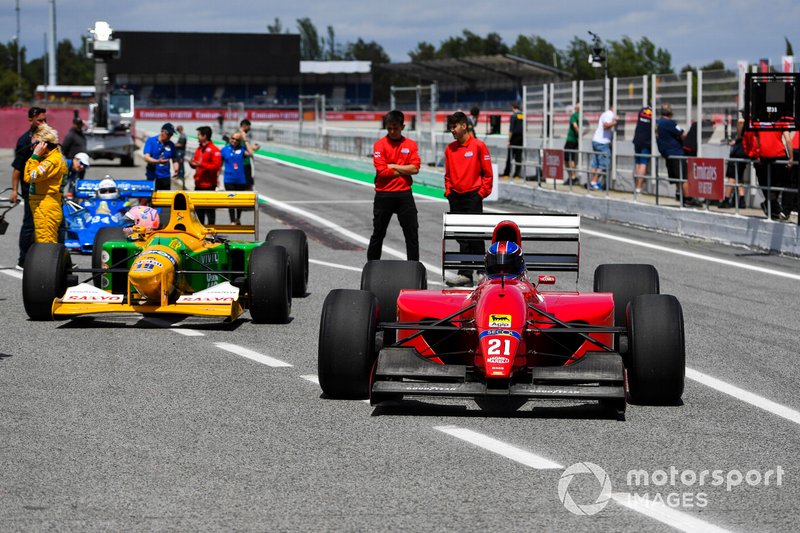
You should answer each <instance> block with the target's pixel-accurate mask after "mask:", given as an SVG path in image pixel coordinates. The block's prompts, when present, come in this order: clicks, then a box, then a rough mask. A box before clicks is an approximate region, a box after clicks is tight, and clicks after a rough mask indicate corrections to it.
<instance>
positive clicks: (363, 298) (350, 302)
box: [317, 289, 378, 399]
mask: <svg viewBox="0 0 800 533" xmlns="http://www.w3.org/2000/svg"><path fill="white" fill-rule="evenodd" d="M377 324H378V300H377V298H375V295H374V294H372V293H370V292H367V291H357V290H354V289H335V290H332V291H331V292H330V293H328V296H327V297H326V298H325V303H324V304H323V305H322V318H321V319H320V326H319V347H318V352H317V356H318V359H317V366H318V369H317V371H318V375H319V384H320V387H322V391H323V392H324V393H325V394H326V395H328V396H330V397H331V398H357V399H363V398H366V397H367V396H369V386H370V375H371V373H372V366H373V364H374V363H375V358H376V356H377V353H376V349H375V334H376V331H377Z"/></svg>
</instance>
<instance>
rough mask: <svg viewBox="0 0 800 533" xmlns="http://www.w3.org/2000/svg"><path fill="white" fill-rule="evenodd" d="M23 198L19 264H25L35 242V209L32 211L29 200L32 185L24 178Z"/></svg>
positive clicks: (22, 186)
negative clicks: (29, 250)
mask: <svg viewBox="0 0 800 533" xmlns="http://www.w3.org/2000/svg"><path fill="white" fill-rule="evenodd" d="M20 181H22V185H21V187H20V188H21V189H22V194H21V195H20V196H22V200H23V201H24V202H25V203H24V205H23V215H22V226H21V227H20V228H19V258H18V259H17V264H18V265H19V266H24V265H25V256H26V255H27V254H28V249H29V248H30V247H31V244H33V240H34V229H33V211H31V204H30V202H29V201H28V193H29V192H30V185H28V184H27V183H25V182H24V181H23V180H22V178H20Z"/></svg>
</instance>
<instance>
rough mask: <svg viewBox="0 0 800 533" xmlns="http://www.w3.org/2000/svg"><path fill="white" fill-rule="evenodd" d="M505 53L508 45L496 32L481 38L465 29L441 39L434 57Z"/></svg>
mask: <svg viewBox="0 0 800 533" xmlns="http://www.w3.org/2000/svg"><path fill="white" fill-rule="evenodd" d="M418 46H419V45H418ZM507 53H508V46H506V44H505V43H504V42H503V38H502V37H500V35H498V34H497V33H494V32H492V33H489V34H488V35H487V36H486V37H485V38H483V37H481V36H480V35H477V34H475V33H473V32H471V31H469V30H467V29H465V30H464V31H463V35H457V36H455V37H449V38H447V39H445V40H444V41H442V44H441V45H440V46H439V49H438V50H437V51H436V57H437V58H439V59H446V58H458V57H470V56H481V55H496V54H507Z"/></svg>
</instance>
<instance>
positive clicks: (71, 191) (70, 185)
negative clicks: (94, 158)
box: [65, 152, 91, 199]
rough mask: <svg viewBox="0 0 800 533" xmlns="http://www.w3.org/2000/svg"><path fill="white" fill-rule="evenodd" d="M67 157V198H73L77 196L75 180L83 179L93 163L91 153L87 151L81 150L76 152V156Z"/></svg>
mask: <svg viewBox="0 0 800 533" xmlns="http://www.w3.org/2000/svg"><path fill="white" fill-rule="evenodd" d="M66 159H67V177H66V179H65V182H66V190H67V198H68V199H71V198H73V197H74V196H75V182H77V181H78V180H79V179H83V174H84V172H86V169H87V168H89V167H90V166H91V164H90V163H89V154H87V153H86V152H79V153H77V154H75V157H72V158H69V157H67V158H66Z"/></svg>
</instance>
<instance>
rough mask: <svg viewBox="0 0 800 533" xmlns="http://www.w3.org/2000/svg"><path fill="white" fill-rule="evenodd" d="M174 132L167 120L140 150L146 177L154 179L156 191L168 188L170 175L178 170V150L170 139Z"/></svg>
mask: <svg viewBox="0 0 800 533" xmlns="http://www.w3.org/2000/svg"><path fill="white" fill-rule="evenodd" d="M174 133H175V128H174V127H173V125H172V124H171V123H169V122H167V123H166V124H164V125H163V126H161V133H159V134H158V135H155V136H153V137H150V138H149V139H147V141H146V142H145V143H144V150H142V152H143V155H144V160H145V162H146V163H147V170H146V175H147V179H149V180H155V182H156V190H157V191H168V190H170V188H171V185H170V180H171V178H172V175H173V173H175V174H177V172H178V159H177V157H178V155H177V154H178V151H177V150H176V149H175V144H173V142H172V141H171V140H170V138H171V137H172V135H173V134H174ZM170 167H171V168H170Z"/></svg>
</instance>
